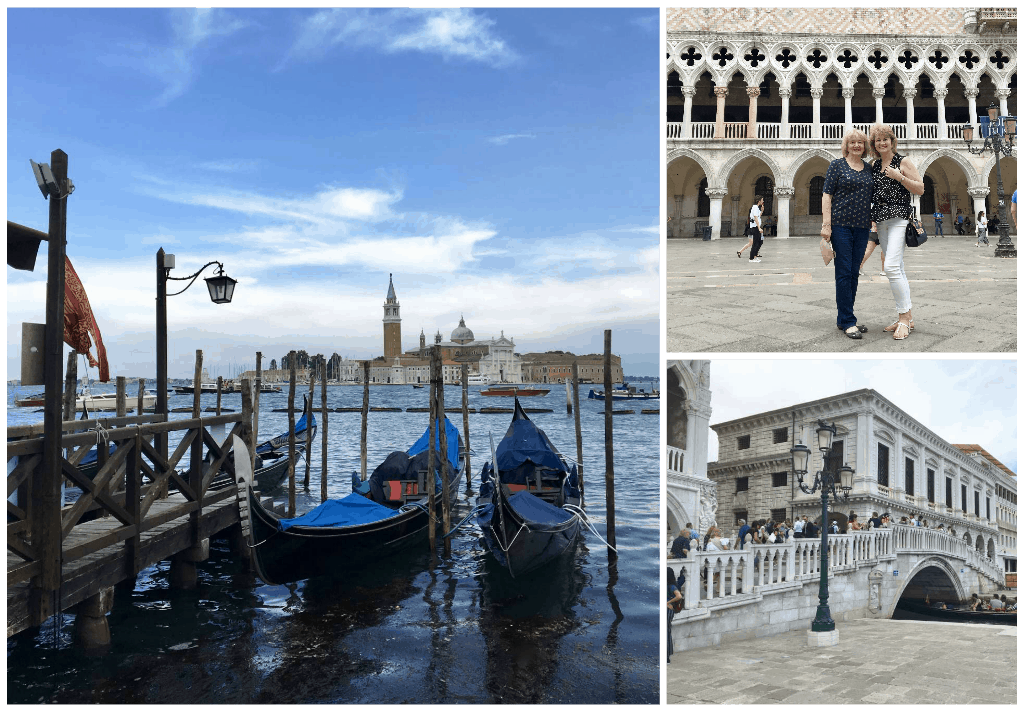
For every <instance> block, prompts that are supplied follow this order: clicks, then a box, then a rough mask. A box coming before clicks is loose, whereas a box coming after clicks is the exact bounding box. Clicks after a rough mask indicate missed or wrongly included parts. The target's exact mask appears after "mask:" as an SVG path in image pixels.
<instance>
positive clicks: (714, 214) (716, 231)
mask: <svg viewBox="0 0 1024 711" xmlns="http://www.w3.org/2000/svg"><path fill="white" fill-rule="evenodd" d="M727 192H728V191H727V190H724V189H722V188H710V189H708V190H705V191H704V193H705V194H706V195H707V196H708V199H709V200H710V201H711V214H710V215H708V224H709V225H711V239H721V238H722V198H724V197H725V194H726V193H727Z"/></svg>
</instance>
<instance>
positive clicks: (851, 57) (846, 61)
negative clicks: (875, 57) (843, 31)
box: [837, 49, 857, 69]
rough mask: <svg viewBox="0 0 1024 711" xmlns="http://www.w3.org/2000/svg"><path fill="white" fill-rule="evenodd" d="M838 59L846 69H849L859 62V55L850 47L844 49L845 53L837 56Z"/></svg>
mask: <svg viewBox="0 0 1024 711" xmlns="http://www.w3.org/2000/svg"><path fill="white" fill-rule="evenodd" d="M837 61H838V62H839V63H840V64H842V65H843V67H844V68H845V69H849V68H850V67H851V66H853V65H854V64H856V63H857V55H856V54H854V53H853V52H851V51H850V50H849V49H844V50H843V53H842V54H840V55H839V56H838V57H837Z"/></svg>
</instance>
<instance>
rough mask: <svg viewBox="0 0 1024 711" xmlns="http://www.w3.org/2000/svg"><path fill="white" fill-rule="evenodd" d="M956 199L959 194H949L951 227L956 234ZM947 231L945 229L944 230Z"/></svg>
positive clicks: (951, 230)
mask: <svg viewBox="0 0 1024 711" xmlns="http://www.w3.org/2000/svg"><path fill="white" fill-rule="evenodd" d="M956 201H957V194H956V193H950V194H949V229H950V232H951V233H952V234H956V207H957V205H956ZM943 232H945V230H943Z"/></svg>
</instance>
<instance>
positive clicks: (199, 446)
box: [188, 349, 204, 547]
mask: <svg viewBox="0 0 1024 711" xmlns="http://www.w3.org/2000/svg"><path fill="white" fill-rule="evenodd" d="M194 373H195V374H194V376H193V378H192V419H193V420H199V397H200V395H201V394H202V385H203V351H202V349H197V350H196V368H195V371H194ZM198 429H204V423H203V421H202V420H199V426H198ZM188 483H189V485H190V486H191V488H192V491H193V492H194V493H195V495H196V498H195V501H196V503H197V504H199V506H198V508H197V509H196V510H195V511H193V512H192V513H191V514H189V524H190V528H191V530H192V546H193V547H197V546H199V545H200V544H201V543H202V541H203V537H202V534H201V531H200V530H199V529H200V524H201V520H200V519H201V517H202V513H203V438H202V437H201V436H199V437H196V438H195V439H194V440H192V449H191V450H190V452H189V458H188Z"/></svg>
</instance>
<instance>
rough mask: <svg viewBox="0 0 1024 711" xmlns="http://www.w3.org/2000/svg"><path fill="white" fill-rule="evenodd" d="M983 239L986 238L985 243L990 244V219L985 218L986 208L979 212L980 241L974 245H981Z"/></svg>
mask: <svg viewBox="0 0 1024 711" xmlns="http://www.w3.org/2000/svg"><path fill="white" fill-rule="evenodd" d="M982 240H985V244H988V220H986V219H985V211H984V210H982V211H981V212H979V213H978V243H977V244H976V245H974V246H975V247H980V246H981V241H982Z"/></svg>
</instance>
